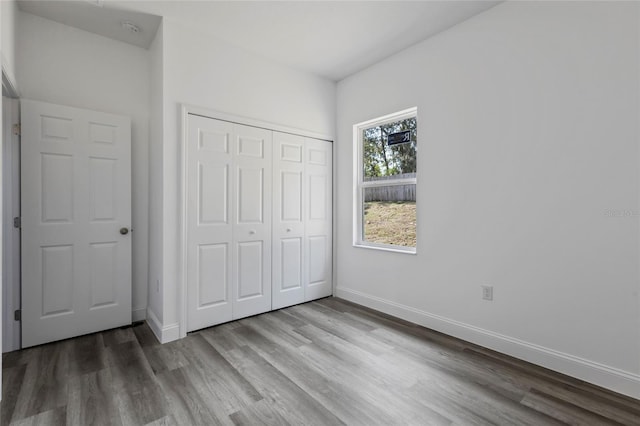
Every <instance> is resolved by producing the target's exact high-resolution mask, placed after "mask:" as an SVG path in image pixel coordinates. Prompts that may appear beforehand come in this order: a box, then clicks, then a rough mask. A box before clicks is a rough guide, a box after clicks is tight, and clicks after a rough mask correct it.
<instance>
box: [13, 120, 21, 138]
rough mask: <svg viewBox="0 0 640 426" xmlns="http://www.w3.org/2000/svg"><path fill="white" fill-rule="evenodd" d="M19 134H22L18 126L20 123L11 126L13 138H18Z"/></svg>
mask: <svg viewBox="0 0 640 426" xmlns="http://www.w3.org/2000/svg"><path fill="white" fill-rule="evenodd" d="M21 134H22V128H21V126H20V123H18V124H14V125H13V135H14V136H20V135H21Z"/></svg>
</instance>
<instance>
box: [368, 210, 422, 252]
mask: <svg viewBox="0 0 640 426" xmlns="http://www.w3.org/2000/svg"><path fill="white" fill-rule="evenodd" d="M364 235H365V238H366V240H367V241H369V242H372V243H381V244H393V245H397V246H406V247H415V246H416V203H415V201H372V202H368V203H365V206H364Z"/></svg>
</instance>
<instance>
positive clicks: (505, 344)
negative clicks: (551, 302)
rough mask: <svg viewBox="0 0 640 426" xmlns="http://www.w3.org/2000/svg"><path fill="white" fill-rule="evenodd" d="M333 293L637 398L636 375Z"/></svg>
mask: <svg viewBox="0 0 640 426" xmlns="http://www.w3.org/2000/svg"><path fill="white" fill-rule="evenodd" d="M335 294H336V296H337V297H340V298H342V299H345V300H348V301H351V302H354V303H357V304H360V305H363V306H366V307H369V308H372V309H376V310H378V311H380V312H384V313H386V314H389V315H393V316H395V317H398V318H401V319H404V320H406V321H410V322H413V323H416V324H419V325H422V326H424V327H427V328H430V329H432V330H436V331H439V332H441V333H445V334H448V335H450V336H453V337H457V338H459V339H463V340H466V341H468V342H471V343H475V344H477V345H480V346H484V347H486V348H489V349H492V350H495V351H498V352H501V353H503V354H506V355H510V356H512V357H515V358H518V359H522V360H525V361H528V362H531V363H532V364H536V365H540V366H542V367H545V368H548V369H550V370H554V371H557V372H559V373H563V374H566V375H568V376H571V377H575V378H577V379H580V380H584V381H586V382H589V383H593V384H595V385H598V386H602V387H603V388H607V389H610V390H612V391H614V392H618V393H621V394H624V395H628V396H630V397H632V398H636V399H640V375H638V374H633V373H629V372H627V371H623V370H620V369H617V368H614V367H609V366H607V365H604V364H600V363H597V362H593V361H589V360H586V359H583V358H580V357H577V356H574V355H570V354H566V353H563V352H559V351H556V350H553V349H549V348H545V347H543V346H539V345H535V344H532V343H529V342H525V341H523V340H519V339H515V338H512V337H509V336H504V335H502V334H498V333H494V332H492V331H489V330H485V329H482V328H479V327H475V326H473V325H470V324H465V323H462V322H459V321H455V320H452V319H449V318H445V317H441V316H439V315H434V314H430V313H428V312H425V311H421V310H420V309H416V308H412V307H410V306H406V305H402V304H399V303H396V302H392V301H390V300H385V299H382V298H379V297H376V296H371V295H368V294H365V293H362V292H360V291H356V290H352V289H349V288H346V287H337V288H336V293H335Z"/></svg>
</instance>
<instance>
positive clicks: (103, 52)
mask: <svg viewBox="0 0 640 426" xmlns="http://www.w3.org/2000/svg"><path fill="white" fill-rule="evenodd" d="M17 27H18V31H17V46H16V50H17V51H18V52H20V55H18V56H17V57H16V61H17V62H16V77H17V83H18V86H19V88H20V94H21V96H22V97H24V98H27V99H35V100H41V101H46V102H52V103H57V104H62V105H69V106H74V107H79V108H87V109H93V110H98V111H104V112H110V113H114V114H122V115H128V116H130V117H131V119H132V139H131V150H132V198H133V199H132V202H133V204H132V210H133V223H132V227H133V229H134V231H133V233H132V234H131V235H132V238H133V294H132V297H133V299H132V303H133V309H134V320H137V319H141V318H144V315H145V310H146V306H147V270H148V268H147V262H148V259H147V257H148V214H149V213H148V164H149V163H148V153H149V148H148V143H149V137H148V133H149V121H148V120H149V113H148V108H149V61H148V55H149V53H148V51H147V50H144V49H141V48H138V47H134V46H131V45H128V44H125V43H121V42H118V41H114V40H111V39H108V38H105V37H101V36H98V35H95V34H92V33H88V32H85V31H82V30H78V29H75V28H71V27H68V26H65V25H62V24H58V23H56V22H53V21H49V20H46V19H42V18H40V17H37V16H34V15H31V14H28V13H23V12H18V22H17Z"/></svg>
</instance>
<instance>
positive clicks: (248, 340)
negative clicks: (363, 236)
mask: <svg viewBox="0 0 640 426" xmlns="http://www.w3.org/2000/svg"><path fill="white" fill-rule="evenodd" d="M2 367H3V372H2V379H3V387H2V394H3V399H2V405H1V407H2V410H1V422H2V425H7V424H13V425H63V424H67V425H93V424H95V425H144V424H148V425H217V424H224V425H231V424H236V425H262V424H268V425H342V424H347V425H451V424H456V425H485V424H498V425H555V424H581V425H616V424H625V425H640V401H638V400H635V399H631V398H627V397H624V396H621V395H617V394H614V393H611V392H608V391H605V390H603V389H600V388H596V387H594V386H591V385H589V384H586V383H584V382H580V381H578V380H575V379H571V378H568V377H566V376H562V375H559V374H557V373H553V372H551V371H549V370H545V369H542V368H540V367H536V366H533V365H530V364H527V363H524V362H522V361H518V360H515V359H513V358H510V357H507V356H504V355H500V354H497V353H495V352H492V351H489V350H486V349H483V348H480V347H478V346H474V345H471V344H469V343H466V342H463V341H460V340H457V339H454V338H451V337H447V336H445V335H442V334H440V333H436V332H434V331H431V330H428V329H425V328H422V327H419V326H416V325H413V324H410V323H407V322H404V321H401V320H398V319H394V318H392V317H389V316H387V315H384V314H380V313H378V312H375V311H373V310H370V309H366V308H363V307H360V306H358V305H354V304H351V303H348V302H345V301H342V300H340V299H336V298H327V299H323V300H320V301H316V302H312V303H307V304H304V305H299V306H294V307H291V308H287V309H283V310H280V311H276V312H270V313H267V314H263V315H259V316H255V317H252V318H247V319H243V320H240V321H235V322H231V323H228V324H224V325H220V326H217V327H212V328H209V329H205V330H202V331H199V332H196V333H192V334H190V335H189V336H188V337H187V338H185V339H182V340H179V341H176V342H172V343H169V344H165V345H160V344H158V342H157V341H156V339H155V337H154V336H153V334H152V332H151V330H150V329H149V328H148V326H147V325H138V326H134V327H130V328H125V329H116V330H110V331H106V332H102V333H97V334H92V335H88V336H83V337H78V338H75V339H70V340H65V341H62V342H57V343H52V344H48V345H43V346H39V347H35V348H31V349H26V350H23V351H18V352H13V353H10V354H6V355H5V356H4V358H3V363H2Z"/></svg>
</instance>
